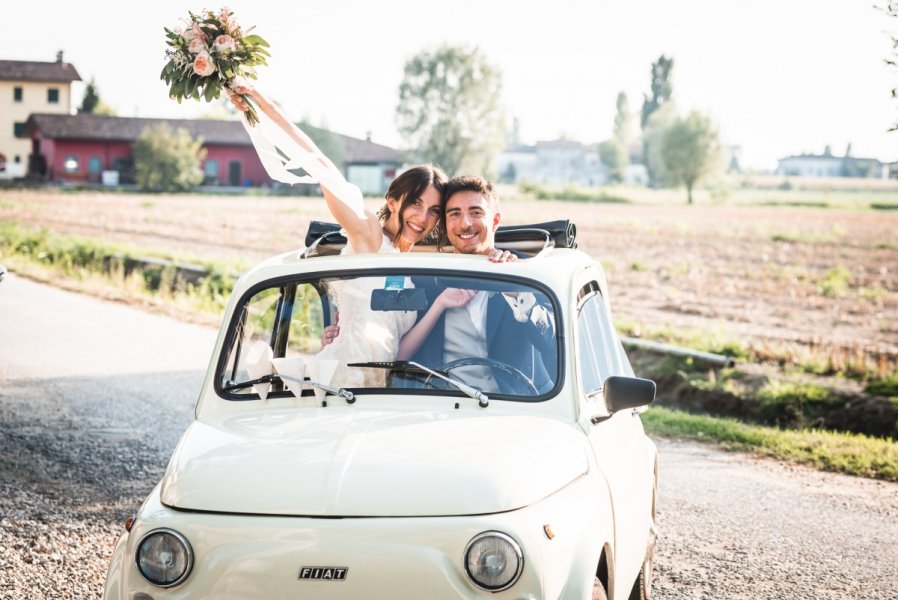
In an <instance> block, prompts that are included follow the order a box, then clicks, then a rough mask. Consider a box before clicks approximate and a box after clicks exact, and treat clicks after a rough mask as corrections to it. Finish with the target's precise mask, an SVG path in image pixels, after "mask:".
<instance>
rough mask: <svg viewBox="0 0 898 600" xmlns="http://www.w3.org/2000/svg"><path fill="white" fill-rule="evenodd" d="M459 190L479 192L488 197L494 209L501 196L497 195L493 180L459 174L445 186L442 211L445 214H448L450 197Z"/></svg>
mask: <svg viewBox="0 0 898 600" xmlns="http://www.w3.org/2000/svg"><path fill="white" fill-rule="evenodd" d="M458 192H477V193H478V194H480V195H481V196H483V197H484V198H486V199H487V202H489V205H490V208H492V209H494V210H495V209H496V203H497V202H498V200H499V197H498V196H497V195H496V188H495V187H494V186H493V183H492V182H491V181H489V180H487V179H484V178H483V177H480V176H478V175H458V176H456V177H453V178H452V179H450V180H449V182H448V183H447V184H446V185H445V186H444V187H443V201H442V209H443V211H442V212H443V214H444V215H445V214H446V203H447V202H449V198H451V197H452V196H453V194H457V193H458Z"/></svg>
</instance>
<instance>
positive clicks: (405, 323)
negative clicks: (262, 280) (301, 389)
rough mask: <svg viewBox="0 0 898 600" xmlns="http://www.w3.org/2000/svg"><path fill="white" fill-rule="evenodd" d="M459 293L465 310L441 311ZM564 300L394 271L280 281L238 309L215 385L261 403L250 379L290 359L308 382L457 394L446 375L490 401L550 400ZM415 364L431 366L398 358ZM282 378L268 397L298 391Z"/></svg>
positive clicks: (518, 288)
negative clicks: (330, 333) (431, 317)
mask: <svg viewBox="0 0 898 600" xmlns="http://www.w3.org/2000/svg"><path fill="white" fill-rule="evenodd" d="M462 292H464V294H465V295H466V298H467V303H466V304H464V305H463V306H459V307H457V308H454V309H449V310H442V309H440V308H439V307H440V306H442V303H440V304H438V305H436V307H434V306H433V303H434V300H435V299H436V298H437V297H439V296H440V295H441V294H444V293H445V294H456V295H459V294H461V293H462ZM556 305H557V301H556V300H554V299H552V298H550V296H549V295H548V294H547V293H546V292H545V291H543V290H541V289H538V288H536V287H535V286H534V285H533V284H532V283H528V282H526V281H512V280H494V279H490V278H485V277H482V276H475V275H471V276H465V277H456V276H453V277H448V276H441V275H439V274H435V275H422V274H418V273H414V274H413V273H404V272H394V273H390V274H388V275H382V274H379V275H377V276H371V275H365V274H360V275H358V276H344V277H340V278H334V277H323V278H320V279H314V280H304V281H296V282H287V283H278V285H277V286H272V287H268V288H265V289H261V290H259V291H257V292H255V293H254V294H253V295H252V296H251V297H249V298H248V299H247V300H246V301H245V302H244V303H243V304H242V305H241V306H239V307H238V309H237V311H236V313H235V314H236V317H235V318H234V319H233V320H232V323H231V331H230V333H229V337H228V342H227V344H226V349H225V357H224V358H223V360H222V361H221V362H220V364H221V365H222V370H221V371H220V372H219V374H218V376H217V383H218V386H219V388H220V391H222V392H223V393H224V394H225V395H226V396H227V397H232V398H235V399H239V398H247V399H250V398H255V397H257V396H255V391H254V389H253V387H252V385H251V384H250V383H249V382H251V381H254V380H258V379H259V378H260V377H268V378H270V379H271V378H272V375H276V371H277V368H278V367H277V365H278V364H281V365H287V364H289V365H292V366H290V367H289V368H290V369H297V368H301V369H302V373H303V375H304V377H305V378H306V379H307V380H311V381H318V382H319V383H325V384H328V385H333V386H336V387H343V388H351V389H353V390H363V391H370V392H371V393H377V391H378V390H382V389H384V388H389V389H403V390H409V389H413V390H415V392H414V393H424V394H444V395H445V394H447V393H448V394H451V395H457V394H458V393H461V392H459V391H458V388H457V387H456V386H454V385H453V384H452V383H448V382H446V381H445V380H444V379H442V377H448V378H450V379H453V380H455V381H458V382H461V383H463V384H464V385H467V386H471V387H474V388H477V389H479V390H480V391H482V392H484V393H486V394H488V395H490V397H491V398H492V397H498V398H499V399H509V400H519V401H533V400H544V399H546V398H547V397H548V393H549V392H550V391H551V390H553V389H554V388H555V387H556V385H557V383H558V379H559V378H558V358H559V348H558V336H557V335H556V327H557V323H556V312H555V306H556ZM431 308H433V309H434V310H437V311H438V314H439V316H438V318H437V319H436V320H435V321H428V320H425V322H432V323H434V324H433V326H432V327H428V326H425V325H422V326H421V327H422V328H421V329H416V330H415V331H416V333H417V335H412V336H411V337H410V338H409V340H417V341H407V342H406V344H402V341H403V337H404V336H406V334H408V333H409V332H410V331H411V330H413V329H414V328H415V326H416V323H417V321H418V319H419V318H420V317H421V316H423V315H425V314H426V313H427V312H428V310H430V309H431ZM338 314H339V334H338V335H337V336H336V341H334V342H333V343H332V344H327V345H325V346H324V349H322V333H323V332H324V328H325V326H326V325H328V324H331V323H333V322H334V321H335V320H336V319H337V315H338ZM400 350H401V351H402V352H404V353H405V355H400ZM281 359H283V360H281ZM409 360H410V361H414V362H415V363H418V364H420V365H422V366H423V367H426V369H425V368H418V367H414V366H411V365H409V363H408V362H396V361H409ZM285 361H286V362H285ZM361 363H366V364H365V365H364V366H361ZM372 363H375V364H372ZM297 365H301V367H298V366H297ZM284 368H288V367H286V366H284ZM427 369H431V370H438V372H437V373H432V372H429V371H428V370H427ZM293 376H295V374H294V375H293ZM281 383H282V382H281V381H279V380H278V378H277V377H276V376H275V377H273V380H272V393H275V394H277V393H282V394H284V395H285V396H290V395H291V394H293V395H295V393H294V392H291V391H290V390H287V389H284V388H283V387H279V386H281ZM307 387H308V386H307ZM306 391H307V392H308V394H305V395H312V394H313V391H312V389H311V388H310V387H309V388H308V389H307V390H306Z"/></svg>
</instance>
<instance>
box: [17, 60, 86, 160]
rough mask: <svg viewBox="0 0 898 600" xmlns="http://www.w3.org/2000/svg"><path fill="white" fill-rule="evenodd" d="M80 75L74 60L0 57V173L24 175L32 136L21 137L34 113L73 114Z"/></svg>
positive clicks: (30, 152)
mask: <svg viewBox="0 0 898 600" xmlns="http://www.w3.org/2000/svg"><path fill="white" fill-rule="evenodd" d="M73 81H81V76H80V75H78V71H76V70H75V67H73V66H72V65H71V64H69V63H67V62H63V60H62V52H59V53H58V54H57V55H56V62H36V61H30V60H0V177H2V176H4V175H5V176H7V177H16V176H24V174H25V173H26V171H27V164H28V157H29V155H31V154H32V151H31V140H30V139H28V138H19V137H17V135H18V134H19V133H20V132H21V131H22V128H23V127H24V126H25V122H26V121H27V120H28V116H29V115H30V114H31V113H61V114H70V113H71V112H72V109H73V103H72V82H73Z"/></svg>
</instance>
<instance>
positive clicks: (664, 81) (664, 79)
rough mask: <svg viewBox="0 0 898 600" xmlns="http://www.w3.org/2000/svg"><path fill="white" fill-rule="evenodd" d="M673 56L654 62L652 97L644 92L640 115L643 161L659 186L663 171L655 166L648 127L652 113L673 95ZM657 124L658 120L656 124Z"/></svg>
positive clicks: (651, 182) (667, 102) (650, 179)
mask: <svg viewBox="0 0 898 600" xmlns="http://www.w3.org/2000/svg"><path fill="white" fill-rule="evenodd" d="M673 64H674V61H673V58H667V57H666V56H664V55H663V54H662V55H661V56H660V57H658V60H656V61H655V62H653V63H652V75H651V83H650V89H651V94H652V95H651V97H649V96H647V95H645V94H643V97H642V113H641V115H640V125H641V126H642V133H643V135H642V139H643V147H642V155H643V162H645V168H646V171H647V172H648V176H649V185H652V186H657V185H660V183H661V179H662V176H661V173H659V172H658V171H657V170H656V169H654V168H653V165H652V160H651V155H652V153H653V152H655V153H657V150H658V149H657V148H655V149H653V148H652V145H651V144H652V142H653V140H651V139H650V136H649V135H648V134H647V132H646V129H647V128H648V127H649V126H650V124H651V121H652V115H654V114H655V113H656V112H658V111H659V110H660V109H662V108H663V107H664V106H665V105H667V104H669V103H670V101H671V96H672V95H673V83H672V81H671V77H672V74H673ZM655 126H657V120H656V124H655Z"/></svg>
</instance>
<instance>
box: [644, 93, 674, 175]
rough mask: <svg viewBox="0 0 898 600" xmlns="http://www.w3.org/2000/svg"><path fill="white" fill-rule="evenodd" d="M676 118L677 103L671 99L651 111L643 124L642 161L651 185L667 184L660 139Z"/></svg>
mask: <svg viewBox="0 0 898 600" xmlns="http://www.w3.org/2000/svg"><path fill="white" fill-rule="evenodd" d="M676 120H677V105H676V103H675V102H674V101H672V100H671V101H669V102H665V103H664V104H663V105H662V106H661V107H660V108H659V109H658V110H656V111H655V112H653V113H652V116H651V117H649V120H648V123H646V124H645V130H644V131H643V133H642V142H643V161H644V164H645V170H646V173H647V174H648V175H649V184H650V185H651V186H653V187H663V186H664V185H667V184H668V181H669V179H670V178H669V177H668V176H667V172H666V170H665V168H664V159H663V157H662V156H661V139H662V138H663V137H664V132H665V131H667V129H668V128H669V127H670V126H671V125H673V124H674V122H675V121H676Z"/></svg>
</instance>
